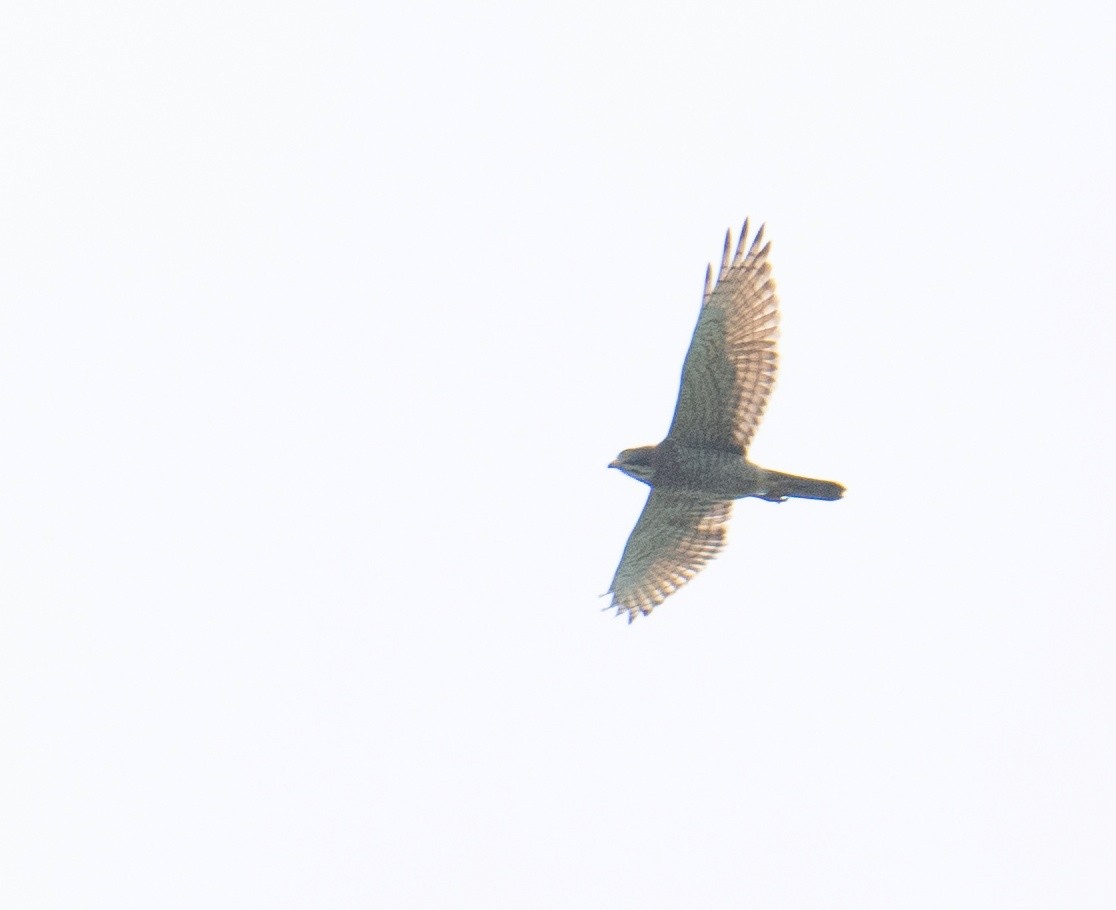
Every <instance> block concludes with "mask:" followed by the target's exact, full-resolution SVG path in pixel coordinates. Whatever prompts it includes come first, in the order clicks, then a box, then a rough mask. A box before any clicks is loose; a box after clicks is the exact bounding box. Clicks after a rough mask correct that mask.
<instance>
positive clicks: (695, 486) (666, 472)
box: [655, 445, 760, 499]
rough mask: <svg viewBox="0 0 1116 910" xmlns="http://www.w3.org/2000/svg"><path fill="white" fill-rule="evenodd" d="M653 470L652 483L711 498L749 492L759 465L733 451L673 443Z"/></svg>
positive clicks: (754, 487)
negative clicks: (654, 473) (653, 481)
mask: <svg viewBox="0 0 1116 910" xmlns="http://www.w3.org/2000/svg"><path fill="white" fill-rule="evenodd" d="M669 454H670V457H669V459H665V460H664V463H663V464H661V466H660V469H659V470H658V471H656V476H655V485H656V486H664V487H671V488H673V489H683V490H688V491H692V492H694V493H700V494H702V495H703V496H708V497H711V498H714V499H739V498H741V497H742V496H753V495H755V493H756V492H757V491H758V489H759V480H760V469H759V468H757V467H756V466H755V465H753V464H751V463H750V462H748V461H747V460H746V459H745V458H744V456H742V455H740V454H739V453H737V452H726V451H723V450H719V449H703V448H696V447H693V446H680V445H675V446H672V447H671V448H670V453H669Z"/></svg>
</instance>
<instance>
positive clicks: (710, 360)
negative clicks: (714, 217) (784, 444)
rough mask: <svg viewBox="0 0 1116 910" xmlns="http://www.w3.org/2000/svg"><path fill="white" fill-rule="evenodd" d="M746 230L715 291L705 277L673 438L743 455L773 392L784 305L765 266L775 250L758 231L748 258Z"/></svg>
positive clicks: (725, 260)
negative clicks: (703, 292)
mask: <svg viewBox="0 0 1116 910" xmlns="http://www.w3.org/2000/svg"><path fill="white" fill-rule="evenodd" d="M747 236H748V222H747V221H745V222H744V227H743V228H742V229H741V231H740V239H739V242H738V243H737V246H736V255H735V256H733V257H732V261H731V262H730V261H729V253H730V252H731V250H732V232H731V231H730V232H729V233H728V234H726V235H725V252H724V256H723V257H722V259H721V270H720V272H719V274H718V276H717V286H716V287H714V286H713V268H712V266H710V267H709V268H708V269H707V270H706V272H705V297H704V299H703V300H702V306H701V315H700V316H699V317H698V323H697V328H696V329H694V337H693V340H692V341H691V342H690V350H689V351H688V352H687V354H686V362H685V365H684V366H683V367H682V385H681V388H680V389H679V392H678V405H677V406H676V407H675V410H674V420H673V421H672V422H671V425H670V430H669V431H668V432H667V436H668V437H671V438H673V439H676V440H678V441H679V442H684V443H688V444H690V445H698V446H702V447H707V446H709V447H716V448H721V449H731V450H739V451H740V452H741V453H743V452H744V451H745V450H746V449H747V448H748V443H750V442H751V441H752V435H753V434H754V433H755V431H756V427H757V426H758V425H759V421H760V417H762V416H763V409H764V408H765V407H766V406H767V398H768V396H769V395H770V394H771V388H772V386H774V384H775V368H776V364H777V355H776V351H775V341H776V339H777V338H778V335H779V298H778V297H777V296H776V294H775V280H774V279H773V278H772V277H771V264H770V263H769V262H768V261H767V254H768V251H769V250H770V249H771V244H770V243H768V244H764V243H763V228H762V227H761V228H760V229H759V232H758V233H757V234H756V236H755V239H754V240H753V241H752V244H751V246H749V247H748V248H747V250H746V251H745V247H744V241H745V240H746V239H747Z"/></svg>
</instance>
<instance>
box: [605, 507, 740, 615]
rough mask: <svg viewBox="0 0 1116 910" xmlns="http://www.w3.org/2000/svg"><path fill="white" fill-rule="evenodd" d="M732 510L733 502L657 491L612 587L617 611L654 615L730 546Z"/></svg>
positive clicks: (637, 526) (637, 525) (626, 552)
mask: <svg viewBox="0 0 1116 910" xmlns="http://www.w3.org/2000/svg"><path fill="white" fill-rule="evenodd" d="M731 514H732V501H731V500H729V501H720V500H717V501H711V500H703V499H698V498H697V497H695V496H693V495H692V494H688V493H681V492H676V491H673V490H662V489H653V490H652V491H651V495H650V496H648V497H647V504H646V505H645V506H644V507H643V513H642V514H641V515H640V516H639V521H637V522H636V526H635V528H633V529H632V533H631V536H630V537H629V538H628V543H627V545H626V546H625V547H624V555H623V556H622V557H620V565H619V567H618V568H617V569H616V576H615V577H614V578H613V579H612V585H611V587H609V589H608V593H609V594H611V595H612V606H614V607H615V608H616V613H617V615H619V614H620V612H621V611H622V610H627V611H628V622H631V621H632V620H633V619H635V618H636V616H637V615H638V614H639V613H650V612H651V610H652V609H654V608H655V607H657V606H658V605H659V604H661V603H662V602H663V601H664V600H666V598H667V597H668V596H670V595H671V594H673V593H674V592H675V591H677V590H678V589H679V588H680V587H682V585H684V584H685V583H686V582H687V581H689V580H690V579H691V578H693V577H694V576H695V575H696V574H697V573H698V572H699V571H701V569H702V567H703V566H704V565H705V564H706V563H707V562H709V560H711V559H712V558H713V557H714V556H716V555H717V554H718V553H719V552H720V550H721V547H723V546H724V545H725V528H726V526H727V525H728V520H729V516H730V515H731Z"/></svg>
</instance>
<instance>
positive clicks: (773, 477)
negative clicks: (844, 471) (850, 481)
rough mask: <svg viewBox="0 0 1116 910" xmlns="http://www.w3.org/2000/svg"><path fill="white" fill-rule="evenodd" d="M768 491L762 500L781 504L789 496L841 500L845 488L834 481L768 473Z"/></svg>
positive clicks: (765, 477)
mask: <svg viewBox="0 0 1116 910" xmlns="http://www.w3.org/2000/svg"><path fill="white" fill-rule="evenodd" d="M764 481H765V486H766V490H765V491H764V493H763V494H760V498H761V499H767V500H771V501H772V502H780V501H781V500H783V499H786V498H787V497H788V496H793V497H794V498H796V499H826V500H832V499H840V498H841V496H842V495H844V492H845V488H844V487H843V486H841V485H840V484H839V483H834V482H833V481H832V480H815V479H814V478H813V477H799V476H798V475H797V474H783V473H782V472H781V471H767V472H766V473H765V475H764Z"/></svg>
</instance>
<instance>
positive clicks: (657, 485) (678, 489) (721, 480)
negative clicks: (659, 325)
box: [608, 221, 845, 622]
mask: <svg viewBox="0 0 1116 910" xmlns="http://www.w3.org/2000/svg"><path fill="white" fill-rule="evenodd" d="M747 237H748V222H747V221H745V222H744V227H743V228H742V229H741V231H740V238H739V241H738V242H737V246H736V252H735V253H733V252H732V231H729V232H728V233H727V234H726V235H725V252H724V255H723V256H722V258H721V268H720V271H719V272H718V273H717V281H716V284H714V283H713V266H712V264H710V266H709V267H708V268H707V269H706V272H705V295H704V298H703V299H702V304H701V314H700V315H699V316H698V322H697V328H695V329H694V337H693V338H692V339H691V341H690V350H689V351H688V352H687V353H686V361H685V363H684V364H683V366H682V383H681V387H680V388H679V390H678V404H677V405H676V406H675V410H674V420H673V421H671V424H670V429H669V430H668V431H667V435H666V438H665V439H664V440H663V441H662V442H660V443H659V444H658V445H655V446H640V447H639V448H635V449H625V450H624V451H623V452H621V453H620V454H619V455H618V456H617V457H616V460H615V461H613V462H612V464H610V465H609V467H610V468H618V469H619V470H621V471H623V472H624V473H625V474H627V475H628V476H629V477H634V478H635V479H636V480H639V481H642V482H643V483H645V484H647V485H648V486H649V487H651V492H650V494H649V495H648V497H647V503H646V505H644V507H643V512H642V514H641V515H640V516H639V520H638V521H637V522H636V525H635V528H633V529H632V533H631V536H629V537H628V543H627V545H626V546H625V547H624V555H623V556H621V557H620V565H619V566H618V567H617V569H616V576H615V577H614V578H613V579H612V585H611V587H610V588H609V589H608V593H609V594H611V595H612V604H611V606H612V607H615V608H616V613H617V615H620V614H621V613H623V612H625V611H626V612H627V614H628V622H631V621H632V620H633V619H635V618H636V616H638V615H639V614H640V613H645V614H646V613H650V612H651V611H652V610H653V609H654V608H655V607H657V606H658V605H659V604H661V603H662V602H663V601H664V600H666V598H667V597H669V596H670V595H671V594H673V593H674V592H675V591H677V590H678V589H679V588H680V587H681V586H682V585H684V584H685V583H686V582H687V581H689V580H690V579H691V578H693V577H694V575H696V574H697V573H698V572H699V571H700V570H701V569H702V568H703V567H704V566H705V564H706V563H707V562H709V560H711V559H712V558H713V557H714V556H716V555H717V554H718V553H719V552H720V550H721V548H722V547H723V546H724V543H725V530H726V528H727V526H728V520H729V516H730V514H731V512H732V501H733V500H734V499H743V498H744V497H745V496H756V497H759V498H760V499H766V500H767V501H769V502H783V501H784V500H785V499H787V497H796V498H800V499H840V498H841V495H842V494H843V493H844V492H845V488H844V487H843V486H841V485H840V484H839V483H833V482H832V481H829V480H814V479H812V478H809V477H798V476H796V475H794V474H784V473H782V472H780V471H771V470H768V469H767V468H761V467H760V466H759V465H755V464H752V463H751V462H750V461H749V460H748V458H747V451H748V445H749V443H750V442H751V441H752V436H753V434H754V433H755V432H756V427H757V426H759V422H760V418H761V417H762V416H763V411H764V408H765V407H766V406H767V399H768V396H769V395H770V394H771V388H772V386H773V385H774V384H775V370H776V365H777V361H778V355H777V354H776V350H775V341H776V338H777V337H778V329H779V298H778V297H777V296H776V294H775V280H774V279H773V278H772V277H771V263H770V262H769V261H768V258H767V257H768V253H769V252H770V251H771V244H770V243H764V242H763V227H760V229H759V231H758V232H757V233H756V236H755V238H754V239H753V240H752V242H751V244H750V245H748V246H745V241H746V240H747Z"/></svg>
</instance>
